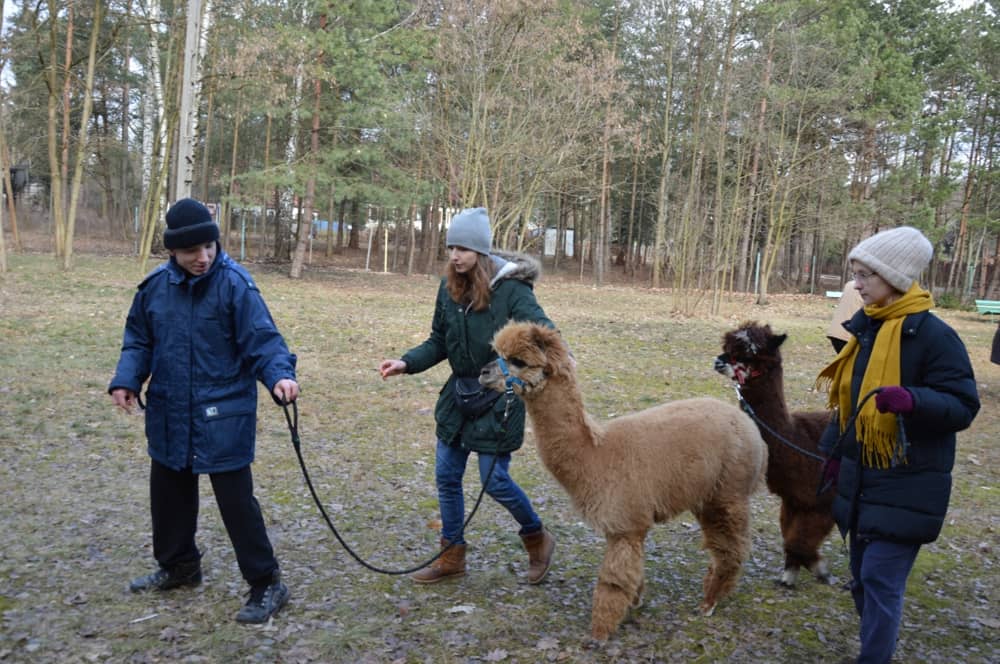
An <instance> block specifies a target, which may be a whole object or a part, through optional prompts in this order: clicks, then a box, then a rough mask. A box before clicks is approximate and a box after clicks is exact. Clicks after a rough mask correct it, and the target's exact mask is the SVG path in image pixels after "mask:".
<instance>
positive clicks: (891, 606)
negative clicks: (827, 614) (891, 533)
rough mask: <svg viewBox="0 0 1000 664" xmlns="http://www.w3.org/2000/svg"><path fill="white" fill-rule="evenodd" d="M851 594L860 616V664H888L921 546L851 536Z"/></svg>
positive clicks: (893, 649)
mask: <svg viewBox="0 0 1000 664" xmlns="http://www.w3.org/2000/svg"><path fill="white" fill-rule="evenodd" d="M850 546H851V576H853V577H854V578H853V580H852V582H851V595H852V596H853V598H854V607H855V608H856V609H857V611H858V615H859V616H861V630H860V632H861V633H860V636H861V654H860V655H858V664H888V662H889V661H890V660H891V659H892V653H893V652H894V651H895V650H896V637H897V636H898V635H899V624H900V623H901V622H902V620H903V595H904V593H905V592H906V579H907V577H908V576H909V575H910V570H911V569H913V562H914V561H915V560H916V559H917V553H918V552H919V551H920V545H919V544H899V543H896V542H888V541H885V540H869V539H865V538H859V537H854V536H853V535H852V536H851V545H850Z"/></svg>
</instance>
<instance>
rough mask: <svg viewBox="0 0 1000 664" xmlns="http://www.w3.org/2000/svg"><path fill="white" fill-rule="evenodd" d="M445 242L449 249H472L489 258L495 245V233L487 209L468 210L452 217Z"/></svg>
mask: <svg viewBox="0 0 1000 664" xmlns="http://www.w3.org/2000/svg"><path fill="white" fill-rule="evenodd" d="M445 242H446V243H447V244H448V246H449V247H462V248H464V249H471V250H473V251H475V252H476V253H477V254H483V255H486V256H488V255H489V253H490V247H491V246H492V245H493V233H492V231H490V218H489V216H488V215H487V214H486V208H481V207H479V208H467V209H465V210H462V211H461V212H459V213H458V214H456V215H455V216H454V217H452V218H451V224H450V225H449V226H448V235H447V238H446V240H445Z"/></svg>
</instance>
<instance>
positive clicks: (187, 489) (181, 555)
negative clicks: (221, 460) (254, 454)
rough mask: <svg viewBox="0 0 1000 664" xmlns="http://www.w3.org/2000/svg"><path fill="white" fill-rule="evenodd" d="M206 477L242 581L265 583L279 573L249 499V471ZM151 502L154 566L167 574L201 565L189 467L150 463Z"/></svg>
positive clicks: (194, 488) (193, 476) (195, 495)
mask: <svg viewBox="0 0 1000 664" xmlns="http://www.w3.org/2000/svg"><path fill="white" fill-rule="evenodd" d="M209 478H210V479H211V481H212V490H213V491H214V492H215V502H216V503H217V504H218V505H219V512H220V513H221V514H222V522H223V523H224V524H225V526H226V532H227V533H229V539H230V541H231V542H232V543H233V548H234V549H235V550H236V562H237V563H239V566H240V571H241V572H242V573H243V578H244V579H246V580H247V582H248V583H249V584H250V585H255V584H259V583H264V582H266V581H268V580H269V579H270V577H271V575H272V574H273V573H274V572H275V571H276V570H277V569H278V561H277V559H276V558H275V557H274V550H273V549H272V548H271V542H270V540H268V538H267V528H266V527H265V526H264V517H263V515H262V514H261V512H260V504H259V503H258V502H257V499H256V498H255V497H254V495H253V474H252V473H251V472H250V466H249V465H248V466H246V467H245V468H241V469H239V470H233V471H229V472H225V473H212V474H210V475H209ZM149 498H150V499H149V502H150V508H151V510H152V515H153V556H154V557H155V558H156V562H158V563H159V564H160V566H161V567H164V568H166V569H170V568H173V567H175V566H177V565H183V564H185V563H192V562H196V561H198V560H200V558H201V552H199V551H198V546H197V545H196V544H195V532H196V531H197V530H198V502H199V497H198V475H196V474H194V473H193V472H191V469H190V468H185V469H184V470H172V469H171V468H168V467H167V466H164V465H163V464H160V463H157V462H156V461H153V462H152V465H151V468H150V472H149Z"/></svg>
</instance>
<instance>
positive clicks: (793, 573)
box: [778, 567, 799, 588]
mask: <svg viewBox="0 0 1000 664" xmlns="http://www.w3.org/2000/svg"><path fill="white" fill-rule="evenodd" d="M798 578H799V570H797V569H793V568H791V567H790V568H788V569H786V570H785V571H784V572H782V573H781V578H780V579H778V583H779V584H780V585H782V586H784V587H786V588H794V587H795V582H796V581H798Z"/></svg>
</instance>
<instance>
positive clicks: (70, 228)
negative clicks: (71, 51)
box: [63, 0, 104, 270]
mask: <svg viewBox="0 0 1000 664" xmlns="http://www.w3.org/2000/svg"><path fill="white" fill-rule="evenodd" d="M103 9H104V3H103V0H94V17H93V20H94V27H93V29H92V30H91V31H90V46H89V48H88V50H87V76H86V80H85V82H84V88H83V111H82V112H81V114H80V138H79V140H78V141H77V145H76V163H75V164H74V166H73V186H72V190H71V193H70V197H69V208H68V210H67V219H66V246H65V252H64V253H63V269H64V270H69V269H71V268H72V267H73V235H74V232H75V229H76V203H77V200H78V199H79V197H80V187H81V186H83V160H84V156H85V155H86V151H87V144H88V142H87V137H88V131H87V125H89V124H90V111H91V109H92V108H93V104H94V101H93V100H94V94H93V92H94V69H95V67H96V65H97V38H98V36H99V35H100V33H101V31H100V30H99V29H98V27H99V26H100V25H101V15H102V13H103Z"/></svg>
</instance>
